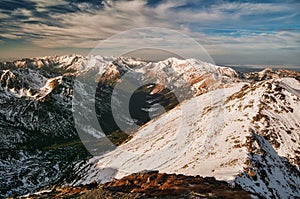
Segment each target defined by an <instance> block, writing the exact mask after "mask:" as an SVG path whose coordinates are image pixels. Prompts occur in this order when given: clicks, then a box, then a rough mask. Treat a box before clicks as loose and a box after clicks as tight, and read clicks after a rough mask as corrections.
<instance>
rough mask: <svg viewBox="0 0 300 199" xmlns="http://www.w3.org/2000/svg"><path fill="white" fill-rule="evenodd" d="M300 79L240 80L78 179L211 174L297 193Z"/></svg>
mask: <svg viewBox="0 0 300 199" xmlns="http://www.w3.org/2000/svg"><path fill="white" fill-rule="evenodd" d="M299 89H300V83H299V81H298V80H296V79H294V78H281V79H271V80H266V81H262V82H258V83H236V84H233V85H231V86H230V87H228V88H225V89H217V90H214V91H211V92H208V93H206V94H203V95H200V96H198V97H195V98H192V99H190V100H188V101H185V102H183V103H182V104H181V105H179V106H177V107H176V108H174V109H173V110H171V111H169V112H167V113H165V114H164V115H162V116H160V117H159V118H156V119H154V120H152V121H150V122H148V123H147V124H146V125H144V126H143V127H141V128H140V129H139V130H138V131H137V132H136V133H135V134H134V135H133V137H132V139H131V140H129V141H128V142H127V143H125V144H123V145H121V146H120V147H118V148H117V149H116V150H114V151H112V152H110V153H108V154H106V155H104V156H102V157H96V158H93V159H91V160H90V162H89V166H87V167H83V171H81V172H83V173H84V172H85V174H84V175H83V177H82V179H81V180H79V181H77V183H84V182H90V181H91V180H94V179H95V180H97V181H100V182H104V181H108V180H110V179H111V178H121V177H123V176H126V175H128V174H130V173H133V172H137V171H142V170H159V171H160V172H166V173H180V174H185V175H201V176H214V177H216V178H217V179H220V180H227V181H230V182H235V183H237V184H239V185H241V186H242V187H243V188H244V189H246V190H248V191H250V192H251V193H253V194H254V195H258V196H263V197H266V198H272V197H279V198H286V197H295V196H299V195H300V172H299V166H300V162H299V160H300V139H299V138H300V126H299V121H300V93H299Z"/></svg>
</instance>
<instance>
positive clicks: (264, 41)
mask: <svg viewBox="0 0 300 199" xmlns="http://www.w3.org/2000/svg"><path fill="white" fill-rule="evenodd" d="M11 2H14V0H12V1H7V0H4V4H3V5H2V6H0V10H2V11H3V12H0V13H1V14H0V22H1V26H2V27H3V28H1V29H0V39H1V40H3V41H7V42H10V41H11V40H14V41H20V42H23V43H26V44H27V45H29V46H32V47H34V46H35V47H37V48H43V49H55V48H62V47H67V48H74V49H80V48H93V47H94V46H96V45H97V44H98V42H99V41H100V40H104V39H106V38H108V37H110V36H112V35H114V34H116V33H118V32H120V31H125V30H128V29H131V28H139V27H147V26H156V27H164V28H171V29H175V30H178V31H180V32H183V33H186V34H188V35H190V36H191V37H193V38H195V39H196V40H197V41H199V42H200V44H203V45H204V47H205V48H207V49H208V51H209V52H210V53H211V54H213V55H215V56H218V55H225V54H228V53H230V52H232V54H234V53H236V52H241V51H244V52H245V53H246V54H247V53H248V54H251V57H252V59H254V57H255V56H256V55H257V54H258V53H259V54H261V53H263V52H265V51H266V50H269V51H272V52H273V54H274V56H275V55H276V56H277V53H274V52H275V51H276V52H283V53H285V50H284V49H287V48H289V49H294V51H293V52H292V54H293V53H294V54H295V53H299V35H300V34H299V32H300V26H299V23H298V21H299V20H300V14H299V11H298V9H297V7H299V5H300V4H299V3H295V2H294V3H293V4H289V3H284V2H277V3H243V2H234V1H218V2H217V3H208V2H206V1H188V0H178V1H171V0H165V1H157V2H158V3H155V4H153V3H152V2H150V1H148V2H147V1H142V0H133V1H84V0H82V1H74V0H73V1H72V0H53V1H46V0H37V1H29V0H20V1H18V2H17V1H16V2H17V3H16V5H15V7H13V5H12V3H11ZM25 3H26V4H25ZM2 46H3V44H2ZM3 47H4V46H3ZM3 47H1V46H0V51H1V50H2V49H1V48H3ZM290 51H291V50H289V53H291V52H290ZM1 52H2V51H1ZM265 53H266V52H265ZM228 56H229V55H228ZM270 57H272V56H271V55H270Z"/></svg>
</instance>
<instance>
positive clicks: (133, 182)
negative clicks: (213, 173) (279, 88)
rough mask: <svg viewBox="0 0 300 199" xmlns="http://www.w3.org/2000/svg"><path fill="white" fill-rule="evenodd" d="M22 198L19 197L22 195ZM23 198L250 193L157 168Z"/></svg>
mask: <svg viewBox="0 0 300 199" xmlns="http://www.w3.org/2000/svg"><path fill="white" fill-rule="evenodd" d="M21 198H22V197H21ZM24 198H28V199H37V198H65V199H67V198H81V199H84V198H86V199H88V198H95V199H97V198H98V199H115V198H122V199H127V198H128V199H130V198H141V199H142V198H143V199H146V198H164V199H169V198H233V199H234V198H244V199H247V198H249V199H250V195H249V193H247V192H246V191H244V190H243V189H242V188H241V187H230V186H229V185H228V183H226V182H224V181H217V180H216V179H214V178H213V177H209V178H208V177H207V178H202V177H200V176H196V177H194V176H184V175H175V174H164V173H158V172H156V171H148V172H143V173H136V174H131V175H129V176H126V177H124V178H122V179H119V180H117V179H115V180H113V181H111V182H108V183H105V184H101V185H98V184H97V183H91V184H87V185H82V186H77V187H65V186H64V187H61V186H53V187H50V189H49V190H44V191H43V192H41V193H37V194H35V195H28V196H26V197H24Z"/></svg>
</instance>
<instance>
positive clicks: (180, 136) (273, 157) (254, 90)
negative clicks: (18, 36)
mask: <svg viewBox="0 0 300 199" xmlns="http://www.w3.org/2000/svg"><path fill="white" fill-rule="evenodd" d="M0 69H1V70H0V77H1V79H0V83H1V84H0V96H1V104H0V105H1V109H0V118H1V120H0V129H1V132H2V134H1V149H3V150H2V152H1V158H0V165H1V168H3V169H1V170H0V173H1V175H0V176H2V178H1V179H0V180H1V187H0V188H1V195H2V196H9V195H13V194H18V195H19V194H23V193H27V192H32V191H34V190H36V189H38V188H40V187H43V186H46V185H49V184H51V183H63V182H68V183H71V184H77V185H78V184H81V183H90V182H91V181H92V180H96V181H98V182H107V181H109V180H111V179H112V178H122V177H124V176H126V175H129V174H131V173H136V172H139V171H141V170H145V169H147V170H158V171H159V172H165V173H169V174H170V173H177V174H185V175H201V176H213V177H216V178H217V179H218V180H226V181H228V182H230V183H231V184H238V185H240V186H241V187H242V188H244V189H245V190H247V191H249V192H250V193H252V194H253V195H256V196H260V197H266V198H272V197H278V198H279V197H297V196H299V195H300V193H299V190H300V184H299V182H300V175H299V166H300V165H299V159H300V148H299V147H300V143H299V140H300V139H299V138H300V135H299V132H300V127H299V124H298V123H299V121H300V118H299V117H300V113H299V110H300V107H299V106H300V100H299V98H300V96H299V95H300V94H299V90H300V85H299V79H298V78H299V73H295V72H290V71H284V70H281V71H279V72H278V71H273V70H270V69H267V70H265V71H263V72H260V73H248V74H239V73H238V72H236V71H234V70H233V69H231V68H228V67H220V66H215V65H213V64H209V63H205V62H201V61H199V60H195V59H188V60H179V59H176V58H169V59H167V60H164V61H161V62H147V61H143V60H136V59H133V58H126V57H121V58H114V57H101V56H92V57H88V58H87V57H83V56H79V55H72V56H62V57H43V58H31V59H23V60H19V61H14V62H5V63H0ZM95 71H96V72H95ZM91 72H92V74H94V75H95V76H94V80H95V81H96V82H97V85H98V87H97V92H96V95H93V93H92V95H89V96H86V97H88V98H95V104H96V113H97V117H98V121H99V122H100V124H101V125H102V127H103V129H104V132H103V133H104V134H106V136H107V137H108V138H109V139H110V140H111V141H112V142H113V143H115V144H120V143H122V142H123V141H124V140H126V142H125V143H123V144H121V145H120V146H119V147H117V148H116V149H115V150H113V151H111V152H109V153H106V154H104V155H102V156H100V157H93V158H92V159H90V160H89V161H88V162H87V163H84V161H83V160H84V159H86V158H87V157H89V155H88V153H87V151H86V150H85V149H84V147H83V145H82V144H81V143H80V140H79V137H78V135H77V132H76V128H75V124H74V118H73V117H72V99H73V95H74V81H77V80H78V77H80V78H84V77H85V75H87V74H91ZM133 72H134V73H133ZM130 73H132V74H133V75H132V76H131V77H130V78H133V79H135V78H140V79H142V80H143V81H144V82H152V84H151V86H148V87H147V88H142V89H138V90H137V91H135V95H136V96H145V99H146V100H145V102H144V103H142V104H141V105H139V106H135V109H134V111H133V113H132V115H131V116H133V119H132V118H127V117H126V115H120V118H121V120H122V121H124V122H128V121H129V122H128V124H131V123H135V124H137V125H138V128H137V129H134V131H135V133H134V134H132V135H131V136H130V139H128V136H127V135H126V134H124V135H123V134H120V133H116V132H119V131H120V130H121V129H119V128H118V126H117V125H116V124H115V123H113V122H110V121H111V119H113V115H112V114H111V110H110V108H111V107H110V103H111V101H110V100H111V95H112V93H113V91H114V87H115V86H116V85H118V84H122V83H126V82H125V81H124V78H123V77H124V76H123V75H124V74H130ZM92 80H93V79H92ZM166 85H167V86H166ZM168 85H175V86H174V87H172V88H171V89H170V88H167V87H168ZM178 90H179V91H181V90H182V91H184V92H183V93H184V95H182V98H181V99H180V100H174V99H175V98H174V95H172V92H175V91H178ZM79 91H80V90H79ZM82 93H84V92H83V90H82ZM121 94H122V95H124V94H128V93H126V92H125V93H124V91H122V93H121ZM141 94H142V95H141ZM122 95H121V96H122ZM178 96H179V97H181V96H180V95H178ZM178 96H177V97H178ZM122 99H123V98H119V99H114V100H118V101H117V102H120V106H122ZM138 99H139V98H138ZM155 104H160V105H161V106H163V108H164V109H165V111H163V112H159V111H157V109H156V108H155ZM75 105H76V104H75ZM73 106H74V104H73ZM164 112H165V113H164ZM148 115H151V117H148ZM87 117H88V116H87ZM153 118H155V119H153ZM75 122H76V121H75ZM101 122H102V123H101ZM87 133H89V132H87ZM104 134H103V135H104ZM120 135H122V136H123V137H122V136H121V137H122V138H121V139H120ZM115 137H116V138H115ZM114 139H116V140H114ZM66 157H68V158H66ZM76 163H77V165H76V166H75V167H74V165H75V164H76ZM13 164H14V166H12V165H13ZM2 182H3V183H2Z"/></svg>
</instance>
